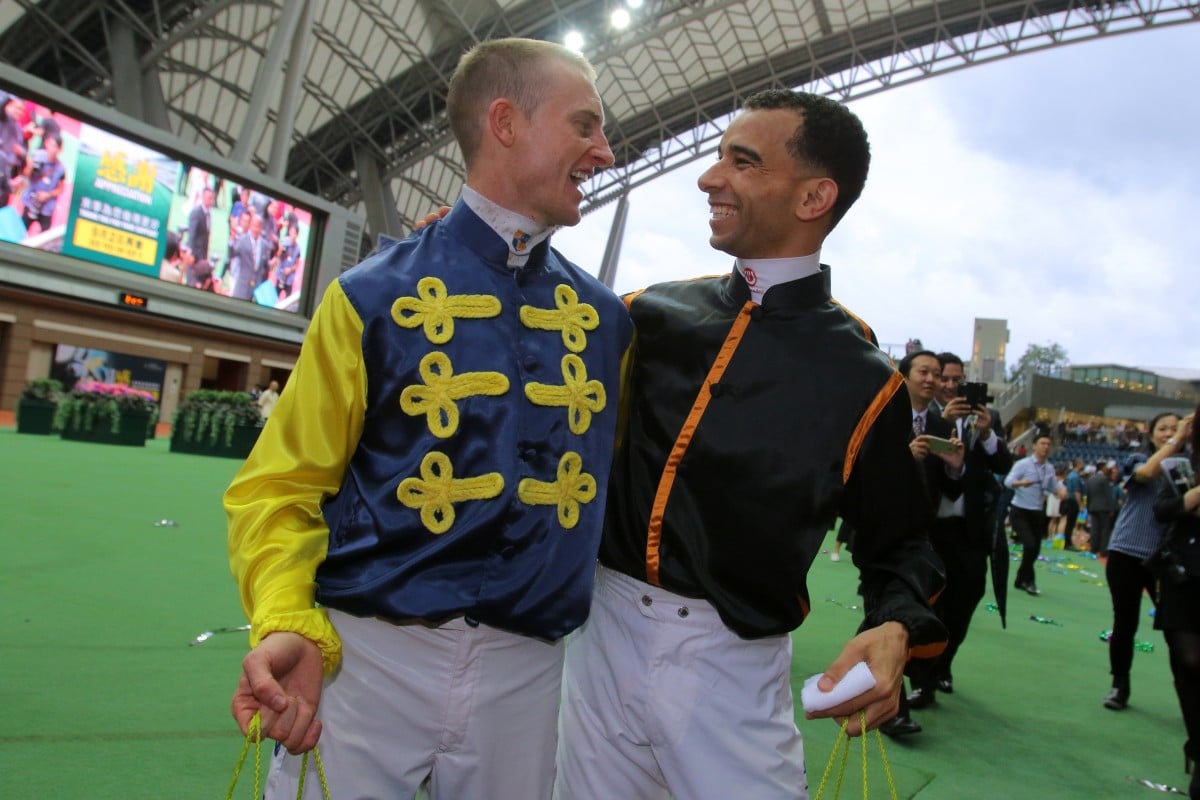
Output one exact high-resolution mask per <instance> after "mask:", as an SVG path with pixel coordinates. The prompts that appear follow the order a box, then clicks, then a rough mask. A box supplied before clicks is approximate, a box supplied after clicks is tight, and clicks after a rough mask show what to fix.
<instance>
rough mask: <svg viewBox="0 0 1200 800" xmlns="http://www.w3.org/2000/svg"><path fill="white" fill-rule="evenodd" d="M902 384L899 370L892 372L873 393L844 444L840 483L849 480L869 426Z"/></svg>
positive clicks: (869, 428)
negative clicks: (846, 443)
mask: <svg viewBox="0 0 1200 800" xmlns="http://www.w3.org/2000/svg"><path fill="white" fill-rule="evenodd" d="M903 384H904V378H903V377H902V376H901V375H900V373H899V372H893V373H892V377H891V378H889V379H888V382H887V383H885V384H884V385H883V388H882V389H880V390H879V392H878V394H876V395H875V399H874V400H872V401H871V405H870V406H868V407H867V413H865V414H863V415H862V418H861V419H859V421H858V425H857V426H855V428H854V433H853V434H852V435H851V436H850V444H848V445H846V459H845V461H843V462H842V483H845V482H846V481H848V480H850V473H851V472H852V471H853V470H854V462H855V460H856V459H857V458H858V451H859V450H861V449H862V445H863V442H864V441H866V438H867V434H868V433H870V431H871V426H872V425H874V424H875V420H877V419H879V415H880V414H881V413H882V412H883V409H884V407H885V406H887V404H888V403H889V402H891V400H892V397H893V396H895V394H896V392H897V391H899V389H900V387H901V386H902V385H903Z"/></svg>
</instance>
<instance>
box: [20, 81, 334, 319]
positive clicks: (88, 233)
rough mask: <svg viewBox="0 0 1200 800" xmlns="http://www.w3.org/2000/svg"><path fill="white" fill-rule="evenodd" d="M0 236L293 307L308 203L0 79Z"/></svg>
mask: <svg viewBox="0 0 1200 800" xmlns="http://www.w3.org/2000/svg"><path fill="white" fill-rule="evenodd" d="M0 104H2V106H3V108H2V110H3V114H2V115H0V241H7V242H15V243H17V244H20V245H23V246H25V247H34V248H38V249H40V250H46V251H51V252H60V253H62V254H64V255H67V256H72V257H74V258H79V259H83V260H85V261H89V262H91V263H94V264H103V265H105V266H109V267H114V268H116V269H122V270H127V271H129V272H136V273H138V274H140V275H148V276H151V277H154V278H158V279H159V280H163V281H167V282H169V283H174V284H180V285H183V286H188V287H191V288H192V289H195V290H196V291H202V292H210V293H212V294H216V295H222V296H225V297H230V298H233V299H236V300H242V301H246V302H251V303H256V304H258V305H262V306H269V307H271V308H278V309H283V310H286V311H292V312H296V311H298V310H299V309H300V296H301V292H302V290H303V287H304V274H305V267H306V265H307V264H308V263H309V253H310V249H311V247H312V227H313V214H312V211H311V210H308V209H305V208H302V207H300V206H297V205H295V204H292V203H289V202H288V201H286V200H285V199H282V198H279V197H272V196H270V195H268V194H266V193H264V192H262V191H259V190H258V189H256V188H255V187H254V186H251V185H247V184H243V183H242V182H240V181H239V180H238V178H236V177H232V176H229V175H223V174H220V173H218V172H215V171H212V170H209V169H207V168H206V167H204V166H202V165H198V164H188V163H185V162H183V161H179V160H177V159H175V158H172V157H171V156H169V155H164V154H163V153H160V152H157V151H155V150H153V149H151V148H148V147H145V146H143V145H141V144H138V143H136V142H133V141H130V140H129V139H126V138H124V137H122V136H120V135H117V134H115V133H112V132H111V131H108V130H105V129H103V128H100V127H98V126H96V125H93V124H90V123H88V122H86V121H82V120H79V119H76V118H74V117H72V116H70V115H68V114H65V113H62V112H61V111H59V110H57V109H54V108H49V107H47V106H45V105H42V104H41V103H39V102H37V101H34V100H30V99H26V98H22V97H20V96H18V95H17V94H15V93H13V92H10V91H7V90H5V89H4V87H3V86H0Z"/></svg>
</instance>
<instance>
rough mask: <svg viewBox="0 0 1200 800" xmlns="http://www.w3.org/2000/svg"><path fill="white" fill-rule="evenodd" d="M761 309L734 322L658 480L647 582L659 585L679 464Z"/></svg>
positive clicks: (750, 306)
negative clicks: (664, 530)
mask: <svg viewBox="0 0 1200 800" xmlns="http://www.w3.org/2000/svg"><path fill="white" fill-rule="evenodd" d="M755 308H757V306H756V305H755V304H754V303H751V302H749V301H747V302H746V304H745V305H743V306H742V309H741V311H739V312H738V315H737V317H736V318H735V319H734V321H733V326H732V327H730V329H729V333H728V334H726V335H725V341H724V342H723V343H722V344H721V349H720V351H718V353H717V357H716V358H715V359H714V360H713V364H712V366H711V367H710V368H709V370H708V375H707V376H705V378H704V383H703V384H701V386H700V391H699V392H698V393H697V394H696V400H695V402H693V403H692V410H691V411H690V412H688V416H687V419H686V420H684V422H683V429H682V430H681V431H680V432H679V436H677V437H676V438H675V444H674V446H672V447H671V452H670V454H668V456H667V464H666V466H665V467H663V473H662V476H661V477H660V478H659V480H658V491H657V492H656V493H655V495H654V505H653V506H652V507H651V509H650V525H649V528H648V529H647V532H646V581H647V583H652V584H654V585H655V586H658V585H659V582H658V566H659V559H658V550H659V546H660V545H661V544H662V526H663V517H664V516H665V514H666V510H667V499H668V498H669V497H670V496H671V487H672V486H674V484H675V475H676V472H677V470H678V468H679V462H680V461H682V460H683V455H684V453H686V452H687V449H688V445H689V444H691V441H692V436H693V435H694V434H695V432H696V427H697V426H698V425H699V424H700V418H701V417H703V416H704V411H705V409H707V408H708V401H709V399H710V398H711V397H712V393H711V392H710V391H709V387H710V386H712V385H713V384H714V383H718V382H720V380H721V376H722V375H724V374H725V369H726V368H727V367H728V366H729V362H730V360H732V358H733V353H734V351H735V350H737V347H738V344H739V343H740V342H741V341H742V336H743V334H744V333H745V331H746V326H747V325H749V324H750V312H751V311H753V310H754V309H755Z"/></svg>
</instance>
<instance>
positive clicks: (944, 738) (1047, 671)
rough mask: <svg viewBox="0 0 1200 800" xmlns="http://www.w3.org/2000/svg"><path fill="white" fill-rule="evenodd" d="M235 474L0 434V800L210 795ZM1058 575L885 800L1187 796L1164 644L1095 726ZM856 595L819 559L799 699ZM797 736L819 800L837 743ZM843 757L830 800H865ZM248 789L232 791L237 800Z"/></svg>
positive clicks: (1095, 664)
mask: <svg viewBox="0 0 1200 800" xmlns="http://www.w3.org/2000/svg"><path fill="white" fill-rule="evenodd" d="M238 465H239V462H237V461H235V460H231V459H224V458H207V457H203V456H192V455H182V454H176V453H170V452H168V450H167V441H166V440H164V439H155V440H152V441H150V442H148V443H147V446H146V447H145V448H144V449H143V448H131V447H118V446H111V445H97V444H89V443H80V442H64V441H61V440H60V439H59V438H58V437H43V436H30V435H18V434H16V433H15V431H14V430H13V429H12V428H0V501H2V507H3V509H4V512H3V522H0V543H2V545H3V550H2V553H3V555H2V557H0V720H2V721H3V726H2V728H0V798H5V800H26V799H27V798H28V799H29V800H33V799H35V798H36V799H37V800H44V799H45V798H97V799H99V798H122V799H124V798H155V799H156V800H160V799H161V798H220V797H224V796H225V790H226V787H227V786H228V783H229V780H230V778H231V776H232V773H233V767H234V763H235V762H236V760H237V756H238V754H239V752H240V750H241V745H242V740H241V737H240V735H239V734H238V732H237V730H236V727H235V726H234V724H233V722H232V720H231V719H230V716H229V711H228V705H229V698H230V694H231V692H232V689H233V686H234V683H235V681H236V679H237V675H238V671H239V661H240V659H241V657H242V654H243V653H244V651H245V648H246V635H245V633H229V634H218V635H216V636H214V637H213V638H211V639H210V640H209V641H207V642H205V643H204V644H202V645H198V646H189V644H188V643H189V641H191V640H192V638H193V637H195V636H196V635H197V634H199V633H201V632H202V631H205V630H209V629H212V628H215V627H233V626H237V625H241V624H243V623H244V618H243V615H242V611H241V608H240V606H239V603H238V599H237V593H236V590H235V587H234V584H233V580H232V578H231V577H230V574H229V569H228V565H227V561H226V555H225V521H224V514H223V511H222V509H221V505H220V497H221V493H222V491H223V490H224V488H225V486H226V484H228V482H229V480H230V479H231V478H232V477H233V474H234V472H235V471H236V469H237V467H238ZM163 520H170V521H173V522H175V523H176V524H175V525H174V526H163V525H156V524H155V523H161V522H162V521H163ZM829 542H830V544H832V536H831V537H830V539H829ZM1046 555H1047V556H1048V557H1049V558H1052V559H1053V558H1063V557H1064V556H1063V554H1062V553H1055V552H1053V551H1046ZM1065 559H1066V560H1065V561H1062V562H1059V563H1045V562H1040V563H1039V565H1038V570H1039V574H1038V584H1039V586H1040V587H1041V589H1042V591H1043V595H1042V596H1041V597H1036V598H1035V597H1029V596H1028V595H1026V594H1024V593H1016V594H1013V595H1011V596H1010V598H1009V623H1008V625H1009V627H1008V630H1001V628H1000V622H999V619H998V618H997V616H996V614H995V613H992V612H989V611H988V610H987V609H986V608H985V607H983V606H981V607H980V610H979V612H978V614H977V615H976V618H975V622H974V626H973V628H972V631H971V635H970V637H969V638H968V640H967V643H966V645H965V646H964V647H963V649H962V651H961V652H960V654H959V657H958V660H957V664H956V666H955V675H954V678H955V689H956V691H955V693H954V694H953V695H949V696H944V695H942V696H939V700H940V702H939V703H938V705H937V706H936V707H934V708H932V709H928V710H924V711H919V712H914V717H915V718H916V719H917V720H918V721H920V722H921V724H922V725H924V727H925V731H924V733H921V734H919V735H917V736H913V737H909V738H908V739H906V740H902V741H899V742H893V741H891V740H885V744H886V748H887V755H888V760H889V762H890V764H891V768H892V773H893V776H894V778H895V784H896V788H897V790H898V794H899V796H900V797H906V798H912V797H915V798H919V799H920V800H950V799H951V798H954V799H955V800H963V799H964V798H966V799H968V800H970V799H976V798H979V799H990V798H997V799H998V800H1006V799H1007V798H1079V799H1080V800H1084V799H1085V798H1087V799H1089V800H1090V799H1091V798H1126V797H1128V798H1147V800H1152V798H1154V797H1161V796H1163V794H1162V793H1160V792H1155V791H1152V790H1151V789H1148V788H1145V787H1143V786H1140V785H1137V784H1135V783H1134V782H1132V781H1130V780H1129V778H1130V777H1132V778H1135V779H1147V780H1152V781H1154V782H1157V783H1164V784H1174V785H1179V784H1186V782H1187V779H1186V777H1185V776H1184V774H1183V769H1182V768H1183V764H1182V758H1181V746H1182V741H1183V738H1184V733H1183V724H1182V721H1181V719H1180V715H1179V709H1178V705H1177V703H1176V699H1175V694H1174V690H1173V688H1172V685H1171V676H1170V670H1169V667H1168V662H1167V653H1166V647H1165V645H1164V644H1163V641H1162V637H1161V635H1160V634H1158V633H1156V632H1154V631H1153V630H1152V629H1151V620H1150V619H1149V617H1148V616H1146V615H1145V614H1143V617H1142V621H1143V624H1142V628H1141V630H1140V631H1139V634H1138V639H1139V640H1140V641H1145V642H1150V643H1152V644H1153V647H1154V650H1153V652H1150V653H1146V652H1138V653H1137V655H1136V658H1135V660H1134V670H1133V697H1132V705H1131V706H1130V708H1129V709H1128V710H1127V711H1124V712H1120V713H1117V712H1113V711H1109V710H1107V709H1104V708H1103V707H1102V706H1101V705H1100V700H1101V698H1102V697H1103V695H1104V692H1105V691H1106V689H1107V688H1108V685H1109V684H1108V674H1107V673H1108V661H1107V649H1106V645H1104V644H1103V643H1102V642H1101V641H1100V633H1101V632H1102V631H1104V630H1106V629H1108V628H1109V627H1111V621H1110V620H1111V617H1110V609H1109V599H1108V592H1107V590H1106V589H1105V588H1104V587H1103V586H1097V585H1096V583H1097V582H1101V583H1103V580H1104V575H1103V568H1102V567H1101V565H1100V564H1099V563H1098V562H1096V561H1095V560H1092V559H1089V558H1086V557H1084V556H1080V555H1074V554H1069V555H1067V556H1065ZM1072 565H1073V566H1075V567H1076V569H1066V567H1068V566H1072ZM1051 566H1053V567H1054V569H1055V571H1053V572H1052V571H1051ZM1014 569H1015V565H1014ZM1085 571H1087V572H1091V573H1092V574H1093V575H1094V576H1095V577H1090V576H1087V575H1085V574H1084V572H1085ZM855 584H856V578H855V570H854V568H853V566H852V565H851V564H850V562H849V560H848V558H846V559H844V560H843V561H842V562H840V563H836V564H835V563H831V562H830V561H829V559H828V556H826V555H824V554H822V555H821V556H819V557H818V559H817V561H816V563H815V565H814V568H813V571H812V574H811V576H810V585H811V590H812V596H813V601H814V602H813V606H814V607H813V613H812V614H811V615H810V617H809V619H808V620H807V621H806V622H805V624H804V626H803V627H802V628H801V629H800V630H799V631H797V632H796V634H795V660H794V665H793V675H794V685H795V690H796V691H795V693H796V696H797V698H798V697H799V688H800V685H801V684H802V683H803V681H804V679H805V678H807V677H808V676H809V675H812V674H813V673H816V672H819V671H821V670H822V669H823V668H824V667H825V666H826V664H827V663H828V662H829V661H831V660H832V659H833V658H834V657H835V656H836V654H837V652H838V650H839V649H840V648H841V646H842V644H843V643H844V642H845V640H846V639H848V638H849V637H850V636H851V635H853V632H854V629H855V628H856V627H857V625H858V623H859V621H860V619H861V616H862V612H861V610H860V609H859V608H858V607H857V606H858V603H859V599H858V598H857V596H856V595H855V591H854V590H855ZM989 599H990V596H989ZM1148 608H1149V603H1148V602H1147V604H1146V609H1147V610H1148ZM1030 615H1039V616H1042V617H1045V618H1050V619H1053V620H1055V621H1056V622H1058V623H1060V624H1059V625H1050V624H1043V623H1038V622H1034V621H1031V620H1030V619H1029V617H1030ZM798 716H799V717H800V727H801V730H802V731H803V732H804V735H805V747H806V754H807V759H808V768H809V774H810V783H811V785H812V791H813V794H814V796H815V793H816V788H817V785H818V784H819V782H820V779H821V774H822V771H823V770H824V768H825V763H826V759H827V757H828V755H829V753H830V750H831V749H832V747H833V744H834V739H835V736H836V732H837V731H836V727H835V726H834V724H833V723H832V722H830V721H827V720H822V721H812V722H810V721H807V720H804V719H803V713H802V712H799V713H798ZM868 742H869V744H870V747H871V751H870V760H869V764H870V770H871V776H872V780H871V786H870V789H871V791H870V795H869V796H870V797H873V798H883V797H887V796H888V793H887V788H886V779H885V778H884V776H883V773H882V771H881V768H880V758H879V753H878V745H877V744H876V743H875V738H874V734H871V736H870V738H869V739H868ZM853 744H854V750H853V753H852V758H851V760H850V762H849V764H848V767H847V769H846V774H845V785H844V786H843V787H842V793H841V796H842V797H843V798H852V797H861V796H862V788H861V772H862V765H861V754H860V750H859V747H860V740H857V739H856V740H854V743H853ZM835 779H836V772H835ZM835 779H834V780H835ZM251 784H252V780H251V779H250V777H249V776H248V775H247V774H243V777H242V782H241V784H240V786H239V791H238V792H237V794H236V795H235V796H237V797H249V796H251ZM832 789H833V780H831V785H830V786H829V787H827V789H826V794H825V797H827V798H828V797H832V796H833V792H832ZM333 800H338V798H334V799H333ZM495 800H509V799H508V798H495ZM517 800H519V799H517ZM597 800H609V799H608V798H598V799H597ZM613 800H620V799H619V798H614V799H613ZM739 800H740V799H739ZM749 800H753V799H752V798H751V799H749Z"/></svg>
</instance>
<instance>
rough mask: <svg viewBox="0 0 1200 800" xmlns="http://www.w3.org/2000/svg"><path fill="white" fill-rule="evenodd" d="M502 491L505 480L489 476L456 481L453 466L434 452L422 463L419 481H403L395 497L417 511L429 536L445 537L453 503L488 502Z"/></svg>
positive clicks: (445, 458)
mask: <svg viewBox="0 0 1200 800" xmlns="http://www.w3.org/2000/svg"><path fill="white" fill-rule="evenodd" d="M502 491H504V477H503V476H502V475H501V474H500V473H499V472H489V473H487V474H484V475H480V476H478V477H474V478H455V477H454V465H453V464H451V463H450V458H449V457H448V456H447V455H446V454H445V453H439V452H436V451H433V452H429V453H426V454H425V458H423V459H421V477H420V478H405V479H404V480H402V481H401V482H400V487H399V488H398V489H397V490H396V497H397V498H399V500H400V502H401V503H403V504H404V505H405V506H407V507H408V508H413V509H420V511H421V524H422V525H424V526H425V528H426V529H427V530H428V531H429V532H430V533H435V534H436V533H445V532H446V531H448V530H450V526H451V525H453V524H454V503H462V502H465V501H467V500H491V499H492V498H494V497H498V496H499V495H500V492H502Z"/></svg>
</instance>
